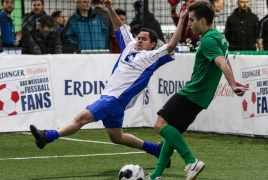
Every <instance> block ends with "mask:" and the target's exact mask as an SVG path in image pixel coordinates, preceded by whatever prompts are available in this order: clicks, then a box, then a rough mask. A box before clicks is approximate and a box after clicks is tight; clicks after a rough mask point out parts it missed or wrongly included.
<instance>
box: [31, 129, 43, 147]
mask: <svg viewBox="0 0 268 180" xmlns="http://www.w3.org/2000/svg"><path fill="white" fill-rule="evenodd" d="M30 130H31V133H32V134H33V136H34V138H35V140H36V146H37V147H38V148H40V149H43V148H44V147H45V146H46V144H47V137H46V134H45V132H46V131H40V130H39V129H37V128H36V127H35V126H34V125H30Z"/></svg>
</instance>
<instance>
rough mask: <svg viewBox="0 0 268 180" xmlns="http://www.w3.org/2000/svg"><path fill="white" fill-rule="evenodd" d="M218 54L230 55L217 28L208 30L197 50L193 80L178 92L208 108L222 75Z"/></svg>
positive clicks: (224, 40)
mask: <svg viewBox="0 0 268 180" xmlns="http://www.w3.org/2000/svg"><path fill="white" fill-rule="evenodd" d="M217 56H224V57H225V58H226V59H227V57H228V44H227V41H226V39H225V38H224V37H223V35H221V34H220V33H219V32H218V31H217V30H215V29H210V30H208V31H207V32H206V33H205V34H204V35H203V37H202V39H201V44H200V45H199V48H198V50H197V52H196V56H195V63H194V69H193V73H192V76H191V80H190V81H189V82H188V83H187V84H186V85H185V86H184V87H183V88H182V89H181V90H179V91H178V93H179V94H180V95H182V96H185V97H187V98H188V99H189V100H191V101H193V102H194V103H196V104H198V105H200V106H201V107H203V108H205V109H206V108H207V107H208V106H209V104H210V103H211V101H212V100H213V97H214V94H215V91H216V89H217V86H218V84H219V81H220V79H221V76H222V71H221V69H220V68H219V67H218V66H217V65H216V64H215V62H214V59H215V58H216V57H217Z"/></svg>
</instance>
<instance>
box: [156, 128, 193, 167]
mask: <svg viewBox="0 0 268 180" xmlns="http://www.w3.org/2000/svg"><path fill="white" fill-rule="evenodd" d="M160 135H161V136H162V137H164V138H165V139H166V140H167V141H168V142H169V144H170V145H171V146H172V147H173V148H174V149H176V151H177V152H178V153H179V154H180V156H181V157H182V158H183V159H184V161H185V164H186V165H187V164H189V163H194V162H195V157H194V156H193V155H192V153H191V151H190V149H189V148H188V146H187V144H186V143H185V141H184V139H183V137H182V135H181V133H180V132H179V131H178V130H177V129H176V128H174V127H173V126H171V125H166V126H165V127H164V128H162V129H161V131H160Z"/></svg>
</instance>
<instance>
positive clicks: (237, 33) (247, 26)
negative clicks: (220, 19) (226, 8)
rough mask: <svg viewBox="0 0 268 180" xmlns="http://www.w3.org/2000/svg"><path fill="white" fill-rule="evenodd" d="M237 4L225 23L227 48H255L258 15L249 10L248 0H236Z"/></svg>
mask: <svg viewBox="0 0 268 180" xmlns="http://www.w3.org/2000/svg"><path fill="white" fill-rule="evenodd" d="M237 4H238V8H236V9H235V10H234V12H233V13H232V14H231V16H229V17H228V18H227V21H226V25H225V37H226V39H227V41H228V42H229V50H231V51H238V50H256V39H257V33H256V31H257V24H258V17H257V15H256V14H253V13H252V12H251V10H250V8H249V1H248V0H238V1H237Z"/></svg>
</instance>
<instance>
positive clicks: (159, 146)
mask: <svg viewBox="0 0 268 180" xmlns="http://www.w3.org/2000/svg"><path fill="white" fill-rule="evenodd" d="M163 143H164V142H163V141H160V142H158V143H156V145H157V147H158V148H159V150H160V151H161V149H162V146H163ZM170 165H171V159H169V161H168V163H167V165H166V168H170Z"/></svg>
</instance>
